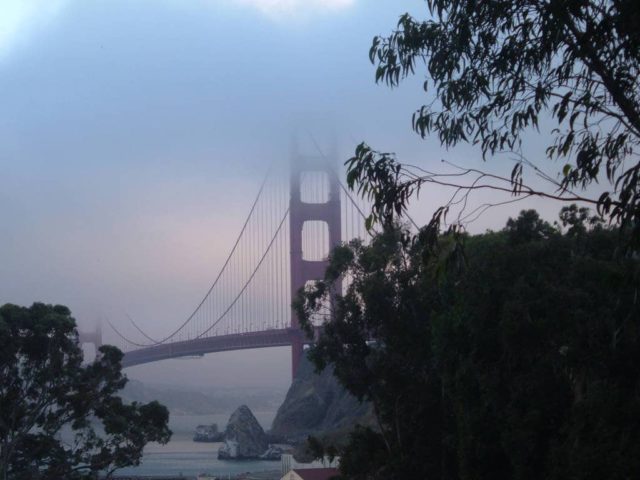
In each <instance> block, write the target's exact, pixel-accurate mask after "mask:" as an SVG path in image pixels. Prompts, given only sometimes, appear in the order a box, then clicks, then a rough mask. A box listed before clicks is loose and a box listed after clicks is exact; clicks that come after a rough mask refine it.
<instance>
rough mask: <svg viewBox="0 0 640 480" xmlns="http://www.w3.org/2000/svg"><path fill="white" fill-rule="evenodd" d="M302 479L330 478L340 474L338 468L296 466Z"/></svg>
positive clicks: (295, 470)
mask: <svg viewBox="0 0 640 480" xmlns="http://www.w3.org/2000/svg"><path fill="white" fill-rule="evenodd" d="M293 471H294V472H296V473H297V474H298V475H300V478H302V480H329V479H330V478H332V477H335V476H337V475H338V473H339V472H338V469H337V468H295V469H294V470H293Z"/></svg>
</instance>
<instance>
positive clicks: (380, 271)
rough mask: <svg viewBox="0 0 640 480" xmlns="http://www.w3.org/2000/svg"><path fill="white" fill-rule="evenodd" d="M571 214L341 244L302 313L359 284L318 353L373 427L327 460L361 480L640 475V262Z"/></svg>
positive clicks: (606, 232) (314, 353)
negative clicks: (341, 287)
mask: <svg viewBox="0 0 640 480" xmlns="http://www.w3.org/2000/svg"><path fill="white" fill-rule="evenodd" d="M561 218H562V219H563V223H565V226H564V233H561V231H560V230H559V227H554V226H552V225H550V224H548V223H546V222H544V221H542V220H541V219H540V218H539V217H538V215H537V213H536V212H535V211H531V210H529V211H523V212H522V213H521V215H520V216H519V217H518V218H517V219H513V220H509V222H508V224H507V226H506V228H505V229H504V230H502V231H500V232H488V233H486V234H483V235H476V236H467V237H462V238H458V241H454V238H453V236H442V237H440V238H439V239H438V241H437V242H436V244H435V245H434V243H433V242H432V241H431V240H429V239H427V238H426V237H425V235H424V231H423V233H422V234H418V235H416V236H413V235H411V234H409V233H408V232H407V231H405V230H404V229H402V228H400V227H397V226H396V227H387V228H386V229H385V230H384V231H383V232H382V233H380V234H379V235H377V236H376V237H375V238H374V239H373V241H372V243H371V245H370V246H365V245H363V244H361V243H360V242H358V241H354V242H352V243H351V244H349V245H347V246H344V247H341V248H338V249H337V250H335V251H334V252H333V255H332V258H331V267H330V268H329V270H328V272H327V278H326V281H324V282H320V283H318V284H317V286H316V287H315V288H313V289H310V290H307V291H306V292H305V294H304V295H303V296H302V297H301V299H300V303H299V304H298V308H299V310H300V312H301V314H302V315H303V317H305V318H306V319H308V318H310V316H311V315H312V314H313V313H314V312H316V311H317V310H318V309H319V308H323V307H321V303H322V302H320V299H322V298H324V297H325V295H326V294H327V292H328V291H329V290H330V288H331V284H332V282H333V281H334V280H335V279H336V278H338V276H340V275H342V276H347V277H350V278H351V279H352V283H351V284H350V286H349V289H348V292H347V293H346V294H345V295H344V296H343V297H339V298H337V299H335V302H336V305H335V308H336V316H335V318H333V319H332V320H331V321H330V322H329V323H328V324H327V325H326V327H325V329H324V334H323V335H322V336H321V338H320V340H319V341H318V342H317V344H316V345H315V346H314V347H313V348H312V350H311V358H312V359H313V360H314V361H315V363H316V365H317V367H318V368H320V369H322V368H324V367H325V366H327V365H329V364H332V365H333V366H334V369H335V375H336V376H337V377H338V379H339V381H340V382H341V383H342V384H343V385H344V386H345V387H346V388H347V389H348V390H349V391H350V392H351V393H353V394H354V395H356V396H357V397H358V398H360V399H364V400H368V401H370V402H371V403H372V404H373V407H374V410H375V414H376V417H377V422H378V426H377V428H375V427H374V428H359V429H356V430H355V431H354V432H353V433H352V434H351V436H350V438H349V441H348V443H347V444H346V446H342V447H339V448H337V449H335V448H334V449H332V448H331V446H329V445H318V444H317V442H312V443H316V444H315V448H316V450H317V453H318V454H319V453H323V452H322V450H323V449H325V450H327V451H330V453H333V454H335V453H339V454H340V455H341V456H342V461H341V471H342V473H343V474H344V475H345V477H346V478H354V479H394V478H398V479H399V478H439V479H443V478H446V479H492V480H493V479H540V478H557V479H566V478H571V479H601V478H609V479H629V478H639V477H640V330H639V327H640V324H639V322H640V305H639V298H638V294H639V291H638V290H639V285H640V282H639V275H640V266H639V263H638V259H637V255H633V254H628V253H627V254H624V253H622V251H621V250H619V249H618V245H619V242H620V238H619V232H618V231H617V230H610V229H605V228H602V227H601V226H599V225H598V223H597V221H593V222H590V220H589V216H588V214H587V212H586V211H585V210H579V209H577V208H576V207H569V208H565V209H563V211H562V214H561ZM590 224H595V225H596V226H595V227H594V228H592V229H590V227H589V225H590ZM307 325H308V322H307ZM324 453H326V452H324Z"/></svg>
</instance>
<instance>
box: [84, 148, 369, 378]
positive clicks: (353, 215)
mask: <svg viewBox="0 0 640 480" xmlns="http://www.w3.org/2000/svg"><path fill="white" fill-rule="evenodd" d="M316 148H317V151H318V154H317V155H303V154H300V153H299V152H298V151H297V148H295V147H294V149H293V150H294V151H293V153H292V155H291V162H290V165H289V168H288V169H289V172H288V175H286V174H284V173H285V172H284V171H279V169H277V168H271V169H270V171H269V172H268V173H267V175H266V176H265V178H264V180H263V182H262V184H261V185H260V188H259V190H258V192H257V194H256V196H255V198H254V200H253V202H252V204H251V207H250V209H249V212H248V214H247V217H246V219H245V221H244V222H243V225H242V228H241V230H240V232H239V234H238V236H237V238H236V240H235V242H234V244H233V246H232V248H231V250H230V252H229V254H228V256H227V258H226V260H225V262H224V264H223V265H222V267H221V269H220V271H219V272H218V274H217V275H216V277H215V279H214V280H213V282H212V284H211V286H210V288H209V289H208V291H207V292H206V294H205V295H204V296H203V298H202V300H201V301H200V302H199V303H198V304H197V305H196V306H195V307H194V309H193V311H192V312H190V314H188V315H186V316H185V318H184V319H183V320H182V321H181V322H176V326H175V327H174V328H173V330H172V331H170V333H167V334H166V335H163V336H161V337H156V336H151V335H149V334H147V333H146V332H145V331H144V330H143V329H142V328H141V327H140V326H139V325H138V324H137V323H136V322H135V321H134V320H133V319H132V318H130V317H129V325H128V331H126V332H125V331H124V330H123V327H122V326H120V327H116V326H115V325H113V324H112V323H110V322H109V325H110V326H111V328H112V329H113V332H115V335H116V336H117V342H116V345H117V346H118V347H119V348H120V349H121V350H122V351H123V352H124V358H123V366H124V367H130V366H134V365H139V364H143V363H149V362H155V361H160V360H165V359H169V358H178V357H188V356H201V355H204V354H208V353H213V352H221V351H231V350H243V349H255V348H266V347H282V346H290V347H291V370H292V374H293V375H295V372H296V370H297V368H298V365H299V361H300V358H301V355H302V352H303V347H304V344H305V343H306V342H307V341H308V340H307V338H306V337H305V334H304V333H303V331H302V330H301V329H300V324H299V321H298V318H297V316H296V314H295V312H294V311H293V310H292V307H291V302H292V299H293V298H294V297H295V295H296V294H297V292H298V291H299V289H300V288H304V287H305V286H306V285H307V284H308V283H309V282H313V281H315V280H319V279H322V278H323V277H324V272H325V270H326V268H327V266H328V255H329V252H330V251H331V249H332V248H333V247H335V246H337V245H339V244H340V243H341V242H345V241H349V240H351V239H353V238H366V237H367V235H368V233H367V232H366V230H365V228H364V217H365V215H364V213H363V209H362V208H361V207H360V206H359V205H358V203H357V202H356V200H355V199H354V197H353V196H352V195H351V194H350V193H349V191H348V190H347V189H346V188H345V187H344V185H343V184H342V183H341V181H340V178H339V175H338V173H337V172H336V170H335V167H336V165H337V162H336V159H335V155H330V156H326V155H324V154H323V153H322V151H321V150H320V149H319V148H318V147H317V144H316ZM281 170H284V169H281ZM287 177H288V178H287ZM340 288H342V287H341V286H340V285H337V286H336V289H338V290H339V289H340ZM329 315H331V308H330V304H329V303H328V304H327V305H326V306H324V308H323V310H322V311H321V312H320V313H319V314H317V315H316V317H314V318H313V319H312V322H313V324H314V326H316V327H320V326H321V325H322V323H323V322H324V321H325V320H326V318H327V316H329ZM85 340H87V341H93V343H99V342H100V341H101V339H96V338H89V337H88V336H87V335H86V334H85Z"/></svg>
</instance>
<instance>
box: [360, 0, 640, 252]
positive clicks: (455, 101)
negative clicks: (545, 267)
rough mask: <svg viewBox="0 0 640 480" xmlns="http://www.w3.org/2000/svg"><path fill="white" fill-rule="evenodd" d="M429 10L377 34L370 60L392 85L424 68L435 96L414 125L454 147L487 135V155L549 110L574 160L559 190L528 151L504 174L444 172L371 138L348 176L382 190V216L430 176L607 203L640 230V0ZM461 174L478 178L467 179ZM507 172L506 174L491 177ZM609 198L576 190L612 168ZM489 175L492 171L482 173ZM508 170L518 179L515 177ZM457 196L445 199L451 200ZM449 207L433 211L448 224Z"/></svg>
mask: <svg viewBox="0 0 640 480" xmlns="http://www.w3.org/2000/svg"><path fill="white" fill-rule="evenodd" d="M426 4H427V7H428V11H429V18H428V19H426V20H421V19H416V18H413V17H412V16H410V15H409V14H405V15H403V16H402V17H401V18H400V21H399V22H398V25H397V30H396V31H394V32H393V33H391V34H390V35H389V36H386V37H376V38H375V39H374V40H373V45H372V47H371V50H370V59H371V61H372V62H373V63H374V64H375V65H376V66H377V68H376V74H375V78H376V82H383V83H386V84H387V85H389V86H391V87H395V86H397V85H398V84H399V83H400V82H401V81H402V80H403V79H405V78H406V77H409V76H413V75H415V74H417V73H420V72H421V71H425V73H426V80H425V82H424V90H425V92H429V93H430V94H431V96H430V98H429V100H428V103H427V104H425V105H423V106H422V107H420V108H419V109H418V110H417V111H416V112H415V113H414V115H413V129H414V130H415V131H416V132H417V133H418V134H420V135H421V136H423V137H425V136H429V135H435V136H437V138H438V139H439V140H440V142H441V144H442V145H444V146H445V147H451V146H455V145H457V144H459V143H461V142H468V143H472V144H474V145H478V146H479V149H480V151H481V153H482V156H483V158H485V159H487V158H489V157H491V156H494V155H496V154H499V153H501V152H512V151H519V149H520V145H521V142H522V135H523V133H524V132H525V131H527V130H531V129H534V130H537V129H539V126H540V123H541V122H540V120H541V119H551V120H552V121H554V122H555V124H556V126H555V128H554V129H553V131H552V132H551V135H550V137H548V138H549V143H548V145H547V147H548V148H547V156H548V157H549V158H550V159H554V160H561V161H563V164H562V165H563V166H562V167H561V171H560V172H559V173H560V177H561V178H560V179H559V180H557V177H555V176H554V175H544V174H542V171H541V170H539V169H537V168H536V174H538V175H541V176H543V177H545V179H547V180H548V181H550V182H551V183H552V184H553V186H554V187H557V188H556V191H555V192H552V193H549V192H545V191H541V190H537V189H534V188H531V187H529V186H527V185H526V184H525V182H524V179H523V172H524V168H523V167H526V166H527V165H530V162H528V161H526V160H525V159H522V158H521V157H520V161H518V162H517V163H516V164H515V166H514V168H513V170H512V171H511V174H510V175H503V176H501V177H496V176H492V175H488V174H486V173H484V172H477V171H473V170H465V169H462V172H460V171H456V172H455V174H451V173H449V174H434V173H433V172H425V171H424V170H422V169H419V168H418V169H416V168H411V167H409V166H403V165H401V164H399V163H398V162H397V161H396V159H395V157H394V156H393V155H392V154H388V153H381V152H378V151H375V150H374V149H372V148H370V147H368V146H367V145H365V144H361V145H360V146H359V147H358V149H357V150H356V153H355V155H354V157H353V158H352V159H351V160H350V162H349V169H350V173H349V183H350V184H351V185H352V186H354V185H357V186H358V187H359V188H360V189H363V190H364V191H365V193H367V194H369V195H370V196H371V197H373V198H374V200H375V202H374V211H373V217H372V218H373V219H380V218H382V217H385V216H387V215H389V214H391V213H393V212H394V211H396V212H400V211H402V210H403V209H404V208H405V207H406V203H407V200H408V198H409V197H410V196H411V195H412V194H413V193H414V192H415V191H416V190H418V189H420V187H421V186H422V185H423V184H425V183H436V184H439V185H449V186H452V187H454V188H459V189H462V191H463V192H466V193H467V194H468V193H469V192H470V191H474V190H475V189H480V188H494V189H497V190H503V191H510V190H511V191H512V192H513V193H514V194H520V195H524V196H530V195H538V196H545V197H549V198H557V199H560V200H564V201H568V202H575V201H577V200H581V201H587V202H589V203H592V204H593V205H595V206H597V208H598V211H599V213H600V214H601V215H604V216H606V217H608V218H609V219H611V220H613V221H614V222H619V223H620V224H621V225H622V226H623V227H624V228H627V229H629V230H632V231H633V232H634V233H633V238H635V239H636V240H638V239H640V185H639V182H640V159H639V157H638V153H637V151H636V150H637V147H638V144H639V143H640V33H639V32H640V30H639V29H638V27H637V26H638V24H639V23H640V3H638V2H637V1H636V0H584V1H577V0H513V1H512V0H508V1H507V0H499V1H493V2H476V1H467V0H453V1H450V0H426ZM462 173H465V174H470V175H472V176H475V174H476V173H480V174H479V175H477V176H475V181H471V182H468V183H464V182H462V180H464V179H465V178H466V177H465V176H461V174H462ZM490 177H494V178H493V179H492V180H497V179H499V180H500V181H499V182H498V183H499V184H498V185H496V184H495V183H494V184H492V185H487V184H483V182H482V181H485V180H489V179H491V178H490ZM603 178H604V179H606V180H607V181H608V182H609V185H610V189H609V190H607V191H605V192H604V193H602V195H601V196H600V197H599V198H588V197H585V196H582V195H579V194H576V193H575V192H574V191H573V189H576V188H584V187H587V186H588V185H590V184H591V183H593V182H596V181H598V180H601V179H603ZM481 180H482V181H481ZM504 181H506V182H507V183H508V185H505V184H504ZM447 206H448V205H445V206H443V207H444V208H446V207H447ZM439 215H441V212H436V215H435V216H434V226H438V225H439V220H440V219H441V217H440V216H439Z"/></svg>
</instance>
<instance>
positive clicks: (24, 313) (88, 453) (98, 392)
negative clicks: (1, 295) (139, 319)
mask: <svg viewBox="0 0 640 480" xmlns="http://www.w3.org/2000/svg"><path fill="white" fill-rule="evenodd" d="M121 360H122V353H121V352H120V351H119V350H118V349H117V348H115V347H112V346H102V347H100V349H99V353H98V355H97V358H96V359H95V360H94V361H93V362H90V363H88V364H83V353H82V350H81V348H80V347H79V344H78V332H77V330H76V324H75V320H74V319H73V318H72V317H71V312H70V311H69V309H68V308H67V307H64V306H61V305H56V306H52V305H45V304H42V303H34V304H33V305H32V306H31V307H28V308H27V307H20V306H16V305H12V304H6V305H3V306H2V307H0V478H2V479H60V478H65V479H83V478H95V476H96V475H97V473H98V472H102V473H103V474H107V475H110V474H111V473H112V472H113V470H114V469H116V468H121V467H125V466H129V465H137V464H139V462H140V458H141V457H142V449H143V447H144V446H145V445H146V444H147V443H148V442H152V441H154V442H160V443H166V442H168V441H169V438H170V436H171V431H170V430H169V429H168V427H167V422H168V419H169V413H168V411H167V409H166V408H165V407H164V406H162V405H160V404H159V403H158V402H155V401H154V402H150V403H147V404H138V403H135V402H134V403H132V404H125V403H123V402H122V399H121V398H120V397H118V396H117V395H116V394H117V392H118V391H119V390H121V389H122V388H123V387H124V385H125V383H126V381H127V379H126V377H124V376H123V375H122V372H121V364H120V362H121Z"/></svg>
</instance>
